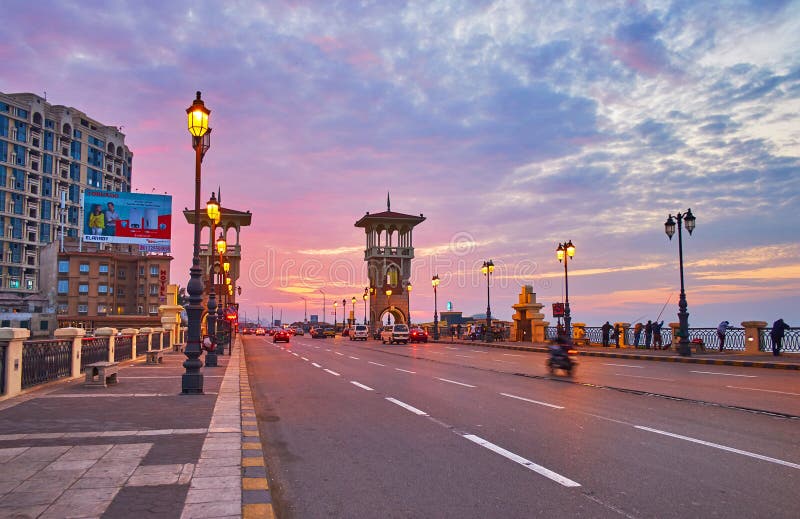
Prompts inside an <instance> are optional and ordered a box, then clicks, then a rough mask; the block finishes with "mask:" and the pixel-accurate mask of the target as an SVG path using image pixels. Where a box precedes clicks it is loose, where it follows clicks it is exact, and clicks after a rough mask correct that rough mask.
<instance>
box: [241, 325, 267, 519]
mask: <svg viewBox="0 0 800 519" xmlns="http://www.w3.org/2000/svg"><path fill="white" fill-rule="evenodd" d="M236 341H237V347H238V348H240V349H239V352H240V355H239V398H240V405H241V407H240V409H241V414H242V518H243V519H274V518H275V511H274V510H273V508H272V494H271V493H270V490H269V481H268V480H267V476H268V472H267V464H266V462H265V461H264V452H263V451H262V449H261V435H260V433H259V431H258V421H257V420H256V412H255V407H254V405H253V393H252V392H251V390H250V379H249V378H248V377H247V362H246V361H245V353H244V346H243V344H242V341H241V339H239V338H237V339H236Z"/></svg>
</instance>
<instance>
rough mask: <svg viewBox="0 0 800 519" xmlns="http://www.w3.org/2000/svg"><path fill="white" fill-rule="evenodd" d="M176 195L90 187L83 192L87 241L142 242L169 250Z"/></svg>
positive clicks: (155, 249)
mask: <svg viewBox="0 0 800 519" xmlns="http://www.w3.org/2000/svg"><path fill="white" fill-rule="evenodd" d="M171 230H172V197H171V196H169V195H146V194H142V193H124V192H119V191H100V190H96V189H87V190H86V192H85V193H84V194H83V241H85V242H93V243H127V244H135V245H139V248H140V249H141V250H142V251H144V252H169V251H170V247H169V245H170V236H171Z"/></svg>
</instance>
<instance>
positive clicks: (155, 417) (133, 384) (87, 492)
mask: <svg viewBox="0 0 800 519" xmlns="http://www.w3.org/2000/svg"><path fill="white" fill-rule="evenodd" d="M185 359H186V357H185V356H184V355H183V354H181V353H172V354H167V355H165V356H164V364H163V365H147V364H144V357H141V358H140V359H138V360H137V361H135V362H125V363H123V364H122V365H121V369H120V371H119V376H118V378H119V383H118V384H116V385H114V386H109V387H108V388H106V389H92V388H85V387H84V386H83V381H82V380H72V381H67V382H61V383H56V384H52V385H48V386H44V387H42V388H40V389H38V390H35V391H32V392H30V393H26V394H23V395H20V396H18V397H16V398H13V399H11V400H7V401H4V402H2V403H0V517H30V518H39V517H40V518H42V519H48V518H53V519H60V518H64V517H101V516H102V517H109V518H111V517H114V518H128V517H130V518H134V517H135V518H142V517H159V518H160V517H163V518H215V517H219V518H222V517H226V518H227V517H242V516H245V517H272V516H273V515H272V507H271V505H270V495H269V490H268V487H267V480H266V467H265V464H264V459H263V455H262V452H261V444H260V441H259V436H258V430H257V425H256V422H255V414H254V411H253V404H252V397H251V395H250V388H249V383H248V380H247V371H246V366H245V363H244V358H243V354H242V345H241V341H240V340H238V339H237V341H236V344H235V346H234V349H233V355H232V356H221V357H219V364H220V366H219V367H217V368H203V370H202V372H203V375H204V391H205V394H203V395H186V396H184V395H181V394H180V391H181V375H182V374H183V372H184V368H183V366H182V364H183V361H184V360H185Z"/></svg>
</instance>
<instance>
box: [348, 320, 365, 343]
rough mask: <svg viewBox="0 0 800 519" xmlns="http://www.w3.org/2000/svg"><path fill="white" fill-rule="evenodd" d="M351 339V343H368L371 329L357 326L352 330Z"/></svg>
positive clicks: (362, 325) (360, 325) (361, 325)
mask: <svg viewBox="0 0 800 519" xmlns="http://www.w3.org/2000/svg"><path fill="white" fill-rule="evenodd" d="M349 337H350V340H351V341H366V340H367V337H369V328H367V326H366V325H364V324H357V325H355V326H354V327H353V329H352V330H350V334H349Z"/></svg>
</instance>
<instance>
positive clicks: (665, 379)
mask: <svg viewBox="0 0 800 519" xmlns="http://www.w3.org/2000/svg"><path fill="white" fill-rule="evenodd" d="M614 374H615V375H617V376H619V377H630V378H644V379H647V380H663V381H664V382H675V379H674V378H659V377H645V376H643V375H626V374H625V373H614Z"/></svg>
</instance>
